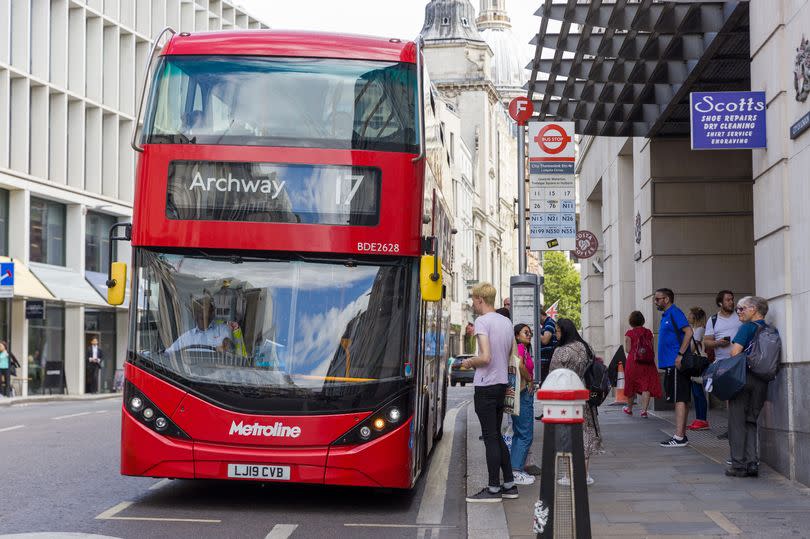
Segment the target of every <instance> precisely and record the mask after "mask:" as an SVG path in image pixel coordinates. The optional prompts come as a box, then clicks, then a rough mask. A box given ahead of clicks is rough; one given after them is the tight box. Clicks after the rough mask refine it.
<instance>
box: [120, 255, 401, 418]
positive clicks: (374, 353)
mask: <svg viewBox="0 0 810 539" xmlns="http://www.w3.org/2000/svg"><path fill="white" fill-rule="evenodd" d="M137 257H138V264H137V268H138V269H137V272H136V274H135V276H134V277H135V281H136V282H135V286H136V303H137V306H136V316H135V321H134V324H135V335H136V336H135V338H134V339H133V340H132V341H131V342H132V343H133V348H134V349H133V350H132V353H131V354H130V359H131V361H134V362H135V363H136V364H138V365H139V366H142V367H144V368H146V369H148V370H152V371H154V372H156V373H158V374H162V375H164V376H166V377H167V378H169V379H172V380H174V381H175V382H176V383H177V384H178V385H180V386H182V387H184V388H186V389H189V390H190V391H192V392H194V393H197V394H199V395H200V396H202V397H203V398H207V399H208V400H212V401H214V402H216V403H219V404H222V405H223V406H225V407H228V408H231V409H237V410H241V411H248V412H254V413H256V412H274V413H283V412H286V413H301V412H307V411H310V412H323V411H330V410H334V411H345V410H351V409H362V408H363V407H364V406H367V405H371V404H374V403H375V402H379V401H380V399H383V398H385V397H386V396H389V395H390V394H391V393H392V392H393V391H396V390H397V389H399V388H401V387H402V386H403V385H404V383H405V382H406V379H407V378H408V377H409V376H410V371H411V369H410V367H409V366H407V365H406V360H405V359H404V358H405V357H406V350H407V344H406V339H407V337H406V335H407V333H408V331H407V327H406V325H407V320H408V316H407V313H408V312H409V310H410V307H409V305H407V304H406V303H407V298H408V297H409V295H408V290H409V288H410V287H411V286H412V282H413V280H414V278H415V277H414V270H413V268H412V264H410V263H408V262H405V261H401V262H392V263H390V264H389V263H385V264H379V263H378V264H376V265H372V264H361V263H357V262H348V261H314V260H312V261H310V260H304V259H289V260H288V259H275V258H258V257H254V256H251V257H245V258H241V257H239V256H233V255H228V256H225V255H222V256H217V255H211V254H210V253H199V254H197V253H195V254H194V255H190V254H174V253H164V252H157V251H151V250H146V249H141V250H139V252H138V255H137Z"/></svg>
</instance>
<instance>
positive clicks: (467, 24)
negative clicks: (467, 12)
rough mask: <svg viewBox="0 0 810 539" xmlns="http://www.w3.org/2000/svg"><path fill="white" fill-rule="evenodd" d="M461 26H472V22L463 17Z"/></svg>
mask: <svg viewBox="0 0 810 539" xmlns="http://www.w3.org/2000/svg"><path fill="white" fill-rule="evenodd" d="M461 26H464V27H467V26H470V21H468V20H467V17H461Z"/></svg>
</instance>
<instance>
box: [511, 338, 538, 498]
mask: <svg viewBox="0 0 810 539" xmlns="http://www.w3.org/2000/svg"><path fill="white" fill-rule="evenodd" d="M532 335H533V334H532V330H531V328H530V327H529V326H527V325H526V324H517V325H516V326H515V340H516V341H517V352H518V357H520V415H517V416H515V415H513V416H512V430H513V431H514V433H515V435H514V436H513V437H512V451H511V453H510V458H511V460H512V474H513V475H514V476H515V483H517V484H518V485H531V484H533V483H534V477H532V476H531V475H529V474H527V473H525V472H524V471H523V467H524V465H525V464H526V457H527V456H528V454H529V448H530V447H531V446H532V440H533V439H534V420H533V418H534V399H533V397H534V395H533V392H532V373H533V372H534V362H533V361H532V352H531V350H532Z"/></svg>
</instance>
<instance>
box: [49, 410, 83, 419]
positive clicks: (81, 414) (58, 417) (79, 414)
mask: <svg viewBox="0 0 810 539" xmlns="http://www.w3.org/2000/svg"><path fill="white" fill-rule="evenodd" d="M92 413H93V412H79V413H78V414H68V415H58V416H56V417H52V418H51V419H67V418H69V417H79V416H83V415H90V414H92Z"/></svg>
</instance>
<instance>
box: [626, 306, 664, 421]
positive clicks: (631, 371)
mask: <svg viewBox="0 0 810 539" xmlns="http://www.w3.org/2000/svg"><path fill="white" fill-rule="evenodd" d="M627 321H628V323H629V324H630V329H629V330H627V333H625V334H624V350H625V352H627V364H626V365H625V367H624V394H625V395H626V396H627V406H625V407H624V408H622V411H623V412H624V413H625V414H627V415H633V405H634V404H635V402H636V395H641V417H647V409H648V408H649V406H650V398H656V399H660V398H661V396H662V395H663V393H662V392H661V381H660V380H659V379H658V367H656V365H655V350H654V347H653V334H652V331H650V330H649V329H647V328H645V327H644V315H643V314H641V313H640V312H639V311H633V312H632V313H630V317H629V319H628V320H627Z"/></svg>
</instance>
